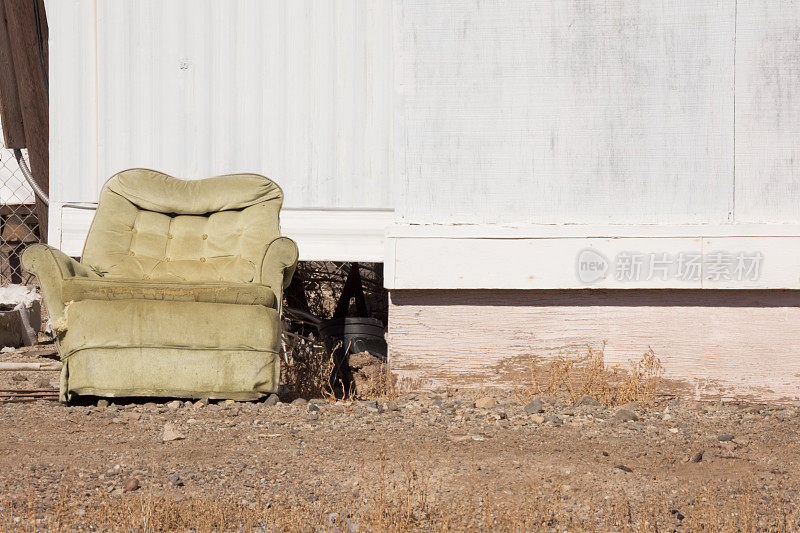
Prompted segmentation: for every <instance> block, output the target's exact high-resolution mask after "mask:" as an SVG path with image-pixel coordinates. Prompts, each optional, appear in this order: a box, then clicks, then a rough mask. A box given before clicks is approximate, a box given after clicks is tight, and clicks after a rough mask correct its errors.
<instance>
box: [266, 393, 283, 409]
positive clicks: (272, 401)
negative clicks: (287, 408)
mask: <svg viewBox="0 0 800 533" xmlns="http://www.w3.org/2000/svg"><path fill="white" fill-rule="evenodd" d="M280 401H281V399H280V398H279V397H278V395H277V394H270V395H269V397H268V398H267V399H266V400H264V405H266V406H267V407H272V406H273V405H277V404H278V403H280Z"/></svg>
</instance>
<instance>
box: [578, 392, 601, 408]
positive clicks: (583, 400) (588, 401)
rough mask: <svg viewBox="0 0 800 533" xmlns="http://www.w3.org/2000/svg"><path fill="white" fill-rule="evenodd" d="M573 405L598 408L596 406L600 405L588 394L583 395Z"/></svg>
mask: <svg viewBox="0 0 800 533" xmlns="http://www.w3.org/2000/svg"><path fill="white" fill-rule="evenodd" d="M575 405H589V406H598V405H600V402H598V401H597V400H595V399H594V397H593V396H589V395H588V394H584V395H583V396H581V397H580V398H578V401H577V402H575Z"/></svg>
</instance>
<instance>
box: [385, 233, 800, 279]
mask: <svg viewBox="0 0 800 533" xmlns="http://www.w3.org/2000/svg"><path fill="white" fill-rule="evenodd" d="M585 250H589V252H588V253H587V254H586V255H584V256H580V254H581V253H582V252H584V251H585ZM651 254H652V255H651ZM664 254H666V257H665V256H664ZM740 254H742V256H741V258H740ZM579 256H580V257H581V262H585V261H586V260H587V259H588V260H590V261H593V260H597V259H598V258H601V259H600V262H601V263H602V261H605V262H606V265H605V267H604V269H602V268H601V271H603V275H599V276H598V278H597V279H594V280H589V281H587V279H586V272H585V271H584V272H583V273H581V276H583V279H582V277H579V272H578V263H579ZM698 256H699V257H700V259H699V262H700V263H701V265H700V267H699V268H700V271H699V274H698V275H696V276H693V275H685V276H680V275H679V272H678V270H679V261H680V260H681V259H680V258H682V261H683V264H682V266H683V270H682V272H683V273H684V274H692V271H691V270H690V269H691V268H692V267H690V266H689V265H688V261H697V257H698ZM632 258H637V259H632ZM627 260H634V261H638V264H639V267H638V268H639V269H640V270H639V272H640V273H639V275H638V276H635V275H634V276H630V277H632V278H635V279H627V278H628V277H629V276H627V274H630V273H631V268H623V267H625V266H626V265H623V262H624V261H627ZM740 260H742V261H744V264H743V265H742V264H738V261H740ZM754 264H757V265H758V266H757V273H753V272H749V273H746V274H747V275H741V274H743V272H741V271H738V272H737V270H736V269H737V268H743V267H744V268H747V267H752V266H753V265H754ZM620 265H622V266H620ZM720 265H722V266H720ZM601 266H602V265H601ZM627 266H630V265H627ZM654 266H655V267H659V266H660V268H652V267H654ZM618 268H619V269H620V270H619V274H618ZM632 268H635V267H632ZM651 268H652V275H650V271H651ZM720 269H722V270H723V271H722V272H720ZM725 269H727V270H725ZM694 272H697V271H694ZM754 274H755V275H754ZM385 279H386V287H387V288H388V289H394V290H397V289H587V288H593V289H800V226H798V225H779V224H775V225H771V224H770V225H767V224H746V225H745V224H742V225H736V224H730V225H718V226H701V225H689V226H643V225H632V226H612V225H604V226H580V225H563V226H556V225H554V226H544V225H543V226H519V227H512V226H479V225H475V226H469V225H465V226H423V225H420V226H413V225H409V226H394V227H392V228H390V229H389V232H388V234H387V239H386V268H385Z"/></svg>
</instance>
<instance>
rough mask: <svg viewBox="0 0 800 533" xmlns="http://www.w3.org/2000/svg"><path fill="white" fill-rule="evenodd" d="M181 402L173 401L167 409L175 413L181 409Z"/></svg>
mask: <svg viewBox="0 0 800 533" xmlns="http://www.w3.org/2000/svg"><path fill="white" fill-rule="evenodd" d="M181 405H182V404H181V401H180V400H173V401H171V402H169V403H168V404H167V409H169V410H170V411H177V410H178V409H180V408H181Z"/></svg>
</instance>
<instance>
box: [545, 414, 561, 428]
mask: <svg viewBox="0 0 800 533" xmlns="http://www.w3.org/2000/svg"><path fill="white" fill-rule="evenodd" d="M544 421H545V422H552V423H553V424H554V425H556V426H560V425H561V424H563V423H564V421H563V420H561V419H560V418H559V417H557V416H556V415H550V416H548V417H547V418H545V419H544Z"/></svg>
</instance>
